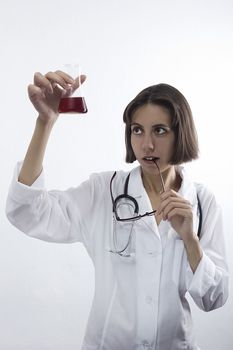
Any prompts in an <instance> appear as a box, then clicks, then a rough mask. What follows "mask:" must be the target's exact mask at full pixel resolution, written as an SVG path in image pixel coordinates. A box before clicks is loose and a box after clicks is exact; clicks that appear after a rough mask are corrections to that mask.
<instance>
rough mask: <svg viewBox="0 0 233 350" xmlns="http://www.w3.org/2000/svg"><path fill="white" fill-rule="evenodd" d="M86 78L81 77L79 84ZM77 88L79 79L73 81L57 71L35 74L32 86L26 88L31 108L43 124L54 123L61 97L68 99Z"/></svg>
mask: <svg viewBox="0 0 233 350" xmlns="http://www.w3.org/2000/svg"><path fill="white" fill-rule="evenodd" d="M85 79H86V76H85V75H81V77H80V80H81V84H82V83H83V82H84V81H85ZM78 87H79V79H78V78H76V79H73V78H72V77H71V76H69V75H68V74H67V73H65V72H62V71H60V70H57V71H55V72H48V73H47V74H45V75H42V74H41V73H39V72H37V73H35V75H34V84H30V85H29V86H28V95H29V98H30V101H31V102H32V104H33V106H34V107H35V109H36V110H37V111H38V113H39V118H40V119H42V120H43V121H44V122H55V121H56V119H57V117H58V114H59V112H58V107H59V103H60V100H61V98H62V97H68V96H71V95H72V94H73V92H74V91H75V90H76V89H77V88H78Z"/></svg>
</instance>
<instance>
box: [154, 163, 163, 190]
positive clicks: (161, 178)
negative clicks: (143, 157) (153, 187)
mask: <svg viewBox="0 0 233 350" xmlns="http://www.w3.org/2000/svg"><path fill="white" fill-rule="evenodd" d="M153 161H154V163H155V165H156V167H157V169H158V171H159V176H160V180H161V183H162V188H163V192H165V184H164V181H163V177H162V174H161V171H160V168H159V166H158V164H157V162H156V159H154V160H153Z"/></svg>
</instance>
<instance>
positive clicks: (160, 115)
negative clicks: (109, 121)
mask: <svg viewBox="0 0 233 350" xmlns="http://www.w3.org/2000/svg"><path fill="white" fill-rule="evenodd" d="M174 140H175V134H174V131H173V130H172V129H171V116H170V114H169V112H168V111H167V110H166V109H165V108H163V107H161V106H159V105H155V104H146V105H144V106H141V107H139V108H138V109H137V110H136V111H135V113H134V114H133V117H132V123H131V145H132V149H133V151H134V154H135V157H136V159H137V160H138V162H139V163H140V165H141V167H142V170H143V171H144V172H145V173H148V174H154V173H155V170H156V166H155V164H154V162H153V161H152V160H149V159H148V157H157V158H159V160H158V161H157V164H158V165H159V167H160V170H161V171H165V170H168V168H170V167H171V166H172V165H171V164H169V161H170V159H171V157H172V153H173V150H174Z"/></svg>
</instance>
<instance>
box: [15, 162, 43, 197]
mask: <svg viewBox="0 0 233 350" xmlns="http://www.w3.org/2000/svg"><path fill="white" fill-rule="evenodd" d="M21 167H22V162H18V163H17V164H16V166H15V169H14V175H13V179H12V182H11V185H10V190H9V196H10V197H11V198H12V199H14V200H15V201H17V202H19V203H25V204H26V203H30V202H31V201H32V200H33V199H34V198H36V197H38V196H39V195H41V192H44V190H45V181H44V174H43V170H42V172H41V174H40V175H39V176H38V178H37V179H36V180H35V181H34V183H33V184H32V185H31V186H27V185H24V184H22V183H21V182H19V181H18V178H19V173H20V170H21Z"/></svg>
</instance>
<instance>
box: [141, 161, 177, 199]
mask: <svg viewBox="0 0 233 350" xmlns="http://www.w3.org/2000/svg"><path fill="white" fill-rule="evenodd" d="M161 174H162V177H163V181H164V184H165V189H168V188H172V189H174V190H175V191H178V189H179V188H180V185H181V178H180V176H179V174H177V173H176V170H175V167H174V166H171V167H169V168H168V169H166V170H164V171H163V172H161ZM142 182H143V185H144V187H145V189H146V191H147V192H148V193H151V192H153V193H156V194H159V193H161V192H162V191H163V188H162V183H161V179H160V175H159V174H157V172H156V169H155V174H148V173H145V172H143V170H142Z"/></svg>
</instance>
